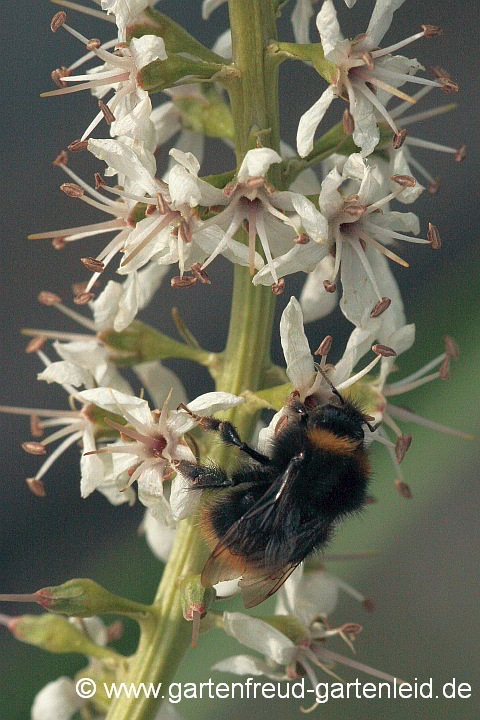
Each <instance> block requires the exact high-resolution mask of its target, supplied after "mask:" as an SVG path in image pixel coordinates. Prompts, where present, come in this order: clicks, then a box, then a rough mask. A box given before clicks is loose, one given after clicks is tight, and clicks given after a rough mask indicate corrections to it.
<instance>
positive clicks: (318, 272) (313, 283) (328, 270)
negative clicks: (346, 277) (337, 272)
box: [300, 255, 338, 323]
mask: <svg viewBox="0 0 480 720" xmlns="http://www.w3.org/2000/svg"><path fill="white" fill-rule="evenodd" d="M334 265H335V261H334V259H333V258H332V256H331V255H326V256H325V257H324V258H323V260H321V261H320V262H319V263H318V265H317V267H316V268H315V270H314V271H313V272H311V273H308V275H307V279H306V280H305V283H304V285H303V288H302V292H301V294H300V307H301V308H302V312H303V322H304V323H309V322H313V321H314V320H319V319H320V318H323V317H325V315H329V313H331V312H332V310H333V309H334V308H335V306H336V304H337V302H338V290H335V292H333V293H332V292H327V291H326V290H325V287H324V285H323V281H324V280H329V279H330V278H331V276H332V272H333V268H334Z"/></svg>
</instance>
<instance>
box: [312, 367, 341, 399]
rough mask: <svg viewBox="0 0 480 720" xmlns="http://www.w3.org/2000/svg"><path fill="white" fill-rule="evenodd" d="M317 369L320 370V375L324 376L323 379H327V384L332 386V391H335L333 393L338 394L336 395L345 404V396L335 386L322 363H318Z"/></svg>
mask: <svg viewBox="0 0 480 720" xmlns="http://www.w3.org/2000/svg"><path fill="white" fill-rule="evenodd" d="M317 370H318V372H319V373H320V375H321V376H322V377H323V379H324V380H325V382H326V383H327V385H328V386H329V387H330V389H331V391H332V392H333V394H334V395H336V396H337V397H338V398H339V400H340V402H341V403H342V405H345V398H344V397H342V395H340V393H339V392H338V390H337V388H336V387H335V385H334V384H333V383H332V381H331V380H330V378H329V377H328V375H327V373H326V372H325V370H324V369H323V368H322V367H321V366H320V365H317Z"/></svg>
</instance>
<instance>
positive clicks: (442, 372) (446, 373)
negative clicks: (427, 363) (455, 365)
mask: <svg viewBox="0 0 480 720" xmlns="http://www.w3.org/2000/svg"><path fill="white" fill-rule="evenodd" d="M438 375H439V377H440V380H448V379H449V377H450V358H449V356H448V355H447V357H446V358H445V360H444V361H443V362H442V364H441V365H440V367H439V368H438Z"/></svg>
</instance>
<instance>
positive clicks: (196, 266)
mask: <svg viewBox="0 0 480 720" xmlns="http://www.w3.org/2000/svg"><path fill="white" fill-rule="evenodd" d="M191 270H192V272H193V273H194V275H195V276H196V277H197V278H198V280H200V282H201V283H203V284H204V285H211V284H212V283H211V280H210V278H209V277H208V275H207V273H206V272H205V270H202V268H201V265H200V263H193V265H192V267H191Z"/></svg>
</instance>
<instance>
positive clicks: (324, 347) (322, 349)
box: [313, 335, 333, 358]
mask: <svg viewBox="0 0 480 720" xmlns="http://www.w3.org/2000/svg"><path fill="white" fill-rule="evenodd" d="M332 342H333V337H332V336H331V335H326V336H325V337H324V338H323V340H322V342H321V343H320V345H319V346H318V348H317V350H315V352H314V353H313V354H314V355H321V357H322V358H324V357H325V358H326V357H327V355H328V353H329V352H330V350H331V347H332Z"/></svg>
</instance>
